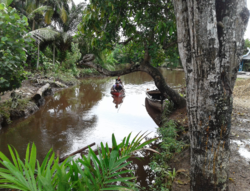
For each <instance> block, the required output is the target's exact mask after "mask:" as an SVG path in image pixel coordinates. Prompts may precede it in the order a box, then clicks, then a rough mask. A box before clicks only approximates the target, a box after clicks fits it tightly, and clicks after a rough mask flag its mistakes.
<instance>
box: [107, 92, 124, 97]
mask: <svg viewBox="0 0 250 191" xmlns="http://www.w3.org/2000/svg"><path fill="white" fill-rule="evenodd" d="M110 93H111V94H112V95H113V96H116V97H123V96H124V90H121V91H119V92H117V91H112V90H111V92H110Z"/></svg>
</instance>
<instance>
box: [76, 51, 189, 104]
mask: <svg viewBox="0 0 250 191" xmlns="http://www.w3.org/2000/svg"><path fill="white" fill-rule="evenodd" d="M93 60H94V55H93V54H87V55H85V56H83V58H82V60H81V61H80V62H79V64H82V65H85V66H88V67H91V68H94V69H96V70H97V71H98V72H100V73H101V74H104V75H106V76H121V75H125V74H129V73H132V72H137V71H142V72H146V73H148V74H149V75H150V76H151V77H152V78H153V79H154V81H155V85H156V87H157V88H158V89H159V90H160V91H161V92H162V94H163V95H164V96H165V97H166V98H168V99H170V100H171V101H173V103H174V104H175V107H176V108H182V107H185V106H186V100H185V99H184V98H183V97H181V96H180V94H179V93H178V92H176V91H175V90H173V89H172V88H170V87H169V86H168V85H167V83H166V81H165V79H164V78H163V76H162V74H161V73H160V72H159V70H158V69H157V68H154V67H153V66H151V65H150V63H149V62H148V61H147V59H145V60H144V61H143V62H141V64H134V65H131V66H130V67H129V68H126V69H124V70H118V71H109V70H106V69H104V68H102V67H101V66H100V65H97V64H95V63H94V62H93Z"/></svg>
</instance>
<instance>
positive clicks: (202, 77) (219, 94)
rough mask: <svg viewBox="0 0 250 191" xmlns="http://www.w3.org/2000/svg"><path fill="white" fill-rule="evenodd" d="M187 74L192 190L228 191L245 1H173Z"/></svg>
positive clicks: (180, 52)
mask: <svg viewBox="0 0 250 191" xmlns="http://www.w3.org/2000/svg"><path fill="white" fill-rule="evenodd" d="M173 3H174V8H175V15H176V23H177V34H178V48H179V54H180V58H181V61H182V64H183V67H184V70H185V74H186V83H187V110H188V117H189V131H190V142H191V144H190V145H191V190H192V191H193V190H194V191H201V190H202V191H211V190H216V191H220V190H228V186H227V182H228V178H229V177H228V175H227V168H228V163H229V156H230V149H229V143H230V141H229V133H230V128H231V113H232V104H233V97H232V91H233V87H234V83H235V80H236V76H237V71H238V67H239V63H240V58H239V56H240V55H241V49H242V47H243V44H244V42H243V35H244V31H245V29H246V25H247V22H248V17H249V11H248V9H247V8H246V1H245V0H237V1H236V0H207V1H200V0H173Z"/></svg>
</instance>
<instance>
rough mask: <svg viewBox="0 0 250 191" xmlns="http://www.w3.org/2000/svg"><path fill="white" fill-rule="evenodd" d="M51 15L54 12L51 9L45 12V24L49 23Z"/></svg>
mask: <svg viewBox="0 0 250 191" xmlns="http://www.w3.org/2000/svg"><path fill="white" fill-rule="evenodd" d="M53 14H54V11H53V10H52V9H50V10H47V11H46V13H45V16H44V20H45V23H46V24H50V23H51V19H52V16H53Z"/></svg>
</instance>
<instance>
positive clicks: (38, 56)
mask: <svg viewBox="0 0 250 191" xmlns="http://www.w3.org/2000/svg"><path fill="white" fill-rule="evenodd" d="M39 58H40V40H38V48H37V63H36V69H38V66H39Z"/></svg>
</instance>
